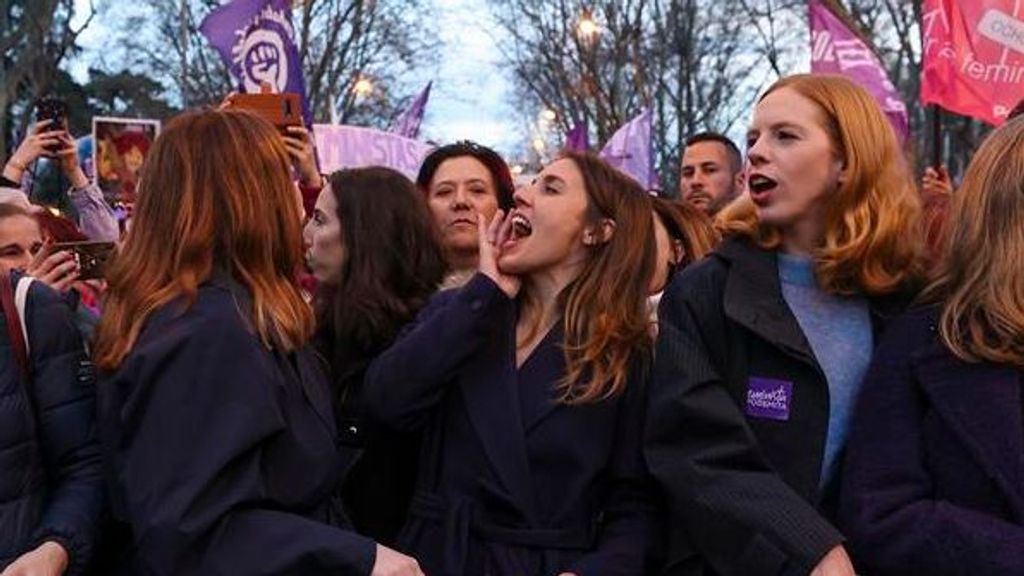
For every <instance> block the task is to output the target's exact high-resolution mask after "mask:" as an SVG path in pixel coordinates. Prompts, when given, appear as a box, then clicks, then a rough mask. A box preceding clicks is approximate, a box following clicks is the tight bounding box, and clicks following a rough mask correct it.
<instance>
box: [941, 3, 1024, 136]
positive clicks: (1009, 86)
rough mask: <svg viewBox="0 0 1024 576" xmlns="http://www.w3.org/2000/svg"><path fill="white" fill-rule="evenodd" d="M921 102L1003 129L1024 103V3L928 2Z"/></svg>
mask: <svg viewBox="0 0 1024 576" xmlns="http://www.w3.org/2000/svg"><path fill="white" fill-rule="evenodd" d="M921 30H922V38H923V46H924V50H923V52H924V55H923V61H922V73H921V100H922V101H923V102H924V103H926V104H938V105H939V106H942V107H943V108H945V109H947V110H950V111H952V112H956V113H958V114H963V115H965V116H971V117H973V118H977V119H979V120H983V121H985V122H988V123H990V124H995V125H999V124H1002V123H1003V122H1004V121H1005V120H1006V115H1007V114H1009V112H1010V110H1012V109H1013V107H1014V105H1015V104H1016V103H1017V102H1018V101H1019V100H1020V99H1021V98H1024V3H1021V2H1019V1H1016V0H971V1H970V2H965V1H962V0H960V1H957V0H925V2H924V6H923V12H922V16H921Z"/></svg>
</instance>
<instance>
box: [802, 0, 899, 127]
mask: <svg viewBox="0 0 1024 576" xmlns="http://www.w3.org/2000/svg"><path fill="white" fill-rule="evenodd" d="M808 12H809V16H810V21H811V72H814V73H818V74H842V75H843V76H846V77H848V78H849V79H851V80H853V81H854V82H856V83H857V84H859V85H860V86H861V87H863V88H864V89H865V90H867V91H868V92H870V93H871V95H872V96H874V97H875V100H876V101H878V105H879V107H881V108H882V112H884V113H885V115H886V116H887V117H888V118H889V122H890V123H891V124H892V127H893V129H894V130H895V131H896V135H897V136H899V138H900V140H901V141H904V140H906V139H907V133H908V131H909V130H908V127H907V107H906V105H904V104H903V100H902V99H901V98H900V95H899V92H897V91H896V87H895V86H893V84H892V81H890V80H889V75H888V74H887V73H886V72H885V68H883V67H882V63H881V61H880V60H879V59H878V55H876V54H875V52H874V51H873V50H872V49H871V48H870V47H869V46H868V45H867V44H866V43H865V42H864V41H863V40H862V39H861V38H860V37H859V36H857V34H855V33H854V32H853V31H852V30H850V28H849V27H848V26H847V25H846V23H845V22H843V20H842V19H840V18H839V17H838V16H837V15H836V14H835V13H834V12H832V10H830V9H829V8H828V7H827V6H825V5H823V4H822V3H821V2H820V1H819V0H810V2H809V3H808Z"/></svg>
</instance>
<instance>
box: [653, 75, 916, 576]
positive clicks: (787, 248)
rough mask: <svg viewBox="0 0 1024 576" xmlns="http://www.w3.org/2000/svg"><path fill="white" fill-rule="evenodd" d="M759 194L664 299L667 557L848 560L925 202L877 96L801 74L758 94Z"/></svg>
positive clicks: (840, 569) (656, 385) (697, 568)
mask: <svg viewBox="0 0 1024 576" xmlns="http://www.w3.org/2000/svg"><path fill="white" fill-rule="evenodd" d="M747 143H748V152H747V155H748V160H749V167H748V173H747V183H748V187H749V194H748V196H747V197H746V198H743V199H740V200H738V201H736V202H734V203H733V204H732V205H730V206H729V207H727V208H726V209H725V210H724V213H720V214H719V220H720V222H722V224H723V228H724V229H725V230H726V231H727V239H726V240H725V241H724V242H723V243H722V244H721V245H720V246H719V248H718V249H717V250H716V251H715V253H714V254H713V255H712V256H711V257H709V258H706V259H705V260H704V261H703V262H700V263H698V264H696V265H693V266H690V267H689V268H687V269H686V270H684V271H683V272H682V273H681V274H680V275H679V276H678V277H677V278H676V280H675V281H674V282H673V284H672V285H671V286H670V287H669V288H668V289H667V290H666V292H665V296H664V298H663V299H662V302H661V307H660V308H659V324H660V327H659V336H658V345H657V354H656V358H657V361H656V362H655V369H654V376H653V379H652V404H651V416H650V425H649V429H648V433H647V445H646V454H647V459H648V463H649V465H650V467H651V472H652V473H653V474H654V475H655V476H656V477H657V478H658V480H659V481H660V483H661V485H662V487H663V488H664V490H665V491H666V493H667V494H668V496H669V500H670V505H671V507H670V513H671V529H672V535H671V542H672V544H671V548H672V549H671V550H670V555H671V556H670V565H669V570H668V572H669V573H671V574H688V573H698V574H699V573H702V572H701V570H702V569H704V567H705V566H707V565H710V568H711V569H712V570H714V571H715V572H717V573H736V574H755V575H756V574H765V575H768V574H772V575H775V574H779V573H782V572H785V573H793V574H807V573H811V574H814V575H815V576H817V575H819V574H823V575H824V574H840V575H851V576H852V574H853V569H852V566H851V564H850V561H849V558H848V557H847V555H846V553H845V551H844V549H843V547H842V542H843V537H842V535H841V534H840V532H839V531H838V530H837V529H836V528H835V527H834V525H833V518H834V515H835V509H836V506H837V494H838V485H839V480H840V478H841V476H842V467H841V462H842V454H843V450H844V447H845V444H846V437H847V433H848V430H849V417H850V414H851V412H852V405H853V402H854V399H855V398H856V396H857V393H858V391H859V389H860V382H861V380H862V378H863V374H864V372H865V371H866V369H867V366H868V363H869V362H870V359H871V353H872V349H873V343H874V340H875V337H876V334H877V333H878V331H879V330H880V328H881V327H882V326H883V324H884V323H885V321H886V319H887V318H888V317H889V316H891V315H892V314H893V313H895V312H897V311H899V310H900V309H902V307H903V305H904V303H905V302H906V301H907V300H908V294H910V293H912V292H913V290H914V289H915V287H916V284H917V282H918V275H919V272H918V271H919V269H920V246H921V241H920V229H919V211H920V209H919V206H918V201H917V193H916V191H915V189H914V185H913V180H912V178H911V174H910V171H909V170H908V167H907V165H906V163H905V162H904V159H903V156H902V153H901V151H900V147H899V143H898V140H897V139H896V135H895V133H894V132H893V130H892V128H891V127H890V125H889V123H888V122H887V120H886V118H885V116H884V115H883V114H882V112H881V110H880V109H879V107H878V105H877V104H876V103H875V102H874V99H873V98H872V97H871V95H870V94H869V93H868V92H867V91H865V90H864V89H863V88H860V87H859V86H857V85H856V84H854V83H853V82H851V81H850V80H848V79H845V78H842V77H838V76H819V75H796V76H790V77H787V78H783V79H781V80H779V81H778V82H776V83H775V84H774V85H773V86H772V87H771V88H769V89H768V91H767V92H766V93H765V94H764V95H763V96H762V97H761V99H760V100H759V102H758V104H757V108H756V110H755V112H754V116H753V119H752V122H751V126H750V129H749V132H748V135H747Z"/></svg>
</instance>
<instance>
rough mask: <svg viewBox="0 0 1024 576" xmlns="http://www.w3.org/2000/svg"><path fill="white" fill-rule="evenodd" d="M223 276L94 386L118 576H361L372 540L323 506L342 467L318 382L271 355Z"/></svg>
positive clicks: (301, 362) (295, 362)
mask: <svg viewBox="0 0 1024 576" xmlns="http://www.w3.org/2000/svg"><path fill="white" fill-rule="evenodd" d="M250 306H251V305H250V301H249V297H248V294H247V293H246V292H245V290H244V289H242V288H241V286H239V285H238V284H237V283H235V282H234V281H233V280H231V279H230V278H229V277H226V276H224V275H219V276H217V277H216V278H215V279H214V280H213V281H211V282H208V283H207V284H205V285H203V286H202V287H200V289H199V293H198V296H197V298H196V300H195V302H194V303H193V304H192V305H191V306H185V305H184V303H182V302H174V303H172V304H169V305H167V306H164V307H162V308H161V309H159V310H157V311H156V312H155V313H154V314H153V315H152V317H151V318H149V320H148V321H147V322H146V325H145V327H144V328H143V330H142V332H141V334H140V335H139V338H138V340H137V341H136V343H135V345H134V346H133V347H132V350H131V352H130V353H129V354H128V356H127V357H126V358H125V359H124V361H123V362H122V363H121V365H120V367H119V368H118V369H117V370H116V371H115V372H113V373H111V374H105V375H103V376H102V378H101V382H100V387H99V388H100V393H99V397H100V424H101V438H102V442H103V448H104V457H105V466H106V469H107V475H108V482H109V485H110V486H111V490H112V504H113V513H114V515H115V517H116V518H117V519H118V520H120V521H121V522H122V523H124V524H126V525H127V527H128V528H129V532H130V542H128V543H127V545H126V548H127V550H126V551H125V552H126V554H125V558H124V559H123V561H122V563H121V564H122V565H121V566H120V568H121V572H122V573H126V574H167V575H172V574H173V575H175V576H182V575H189V574H195V575H203V576H211V575H219V574H232V575H234V574H245V575H247V576H254V575H259V574H266V575H271V574H273V575H282V574H303V575H305V574H332V575H360V576H362V575H366V574H369V573H370V570H371V568H372V566H373V561H374V557H375V545H374V543H373V542H372V541H371V540H368V539H366V538H363V537H360V536H357V535H356V534H354V533H353V532H351V531H349V530H347V529H346V522H345V521H344V518H343V515H341V513H340V509H336V508H335V507H333V506H332V505H331V503H332V497H331V495H332V493H333V492H334V490H335V489H336V487H337V481H338V478H339V474H340V473H341V472H342V470H343V465H342V464H341V460H340V459H339V452H338V449H337V446H336V440H335V425H334V419H333V415H332V411H331V401H330V396H329V392H328V387H327V386H328V385H327V381H326V378H325V376H324V375H323V373H322V371H321V370H320V367H319V366H318V365H317V361H316V358H315V357H314V356H313V355H312V353H311V352H310V351H308V350H307V349H301V350H300V351H298V352H296V353H294V354H285V353H282V352H280V351H277V350H274V349H270V348H267V347H266V346H264V345H263V344H262V343H261V341H260V339H259V338H258V337H257V336H256V335H255V333H254V332H253V330H252V329H251V328H250V324H249V322H248V320H247V318H248V313H247V311H248V310H249V309H250Z"/></svg>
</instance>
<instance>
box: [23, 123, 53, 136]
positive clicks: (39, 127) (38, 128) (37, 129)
mask: <svg viewBox="0 0 1024 576" xmlns="http://www.w3.org/2000/svg"><path fill="white" fill-rule="evenodd" d="M50 124H53V120H40V121H39V122H36V123H35V124H33V125H32V128H31V129H30V130H29V131H28V133H29V135H35V134H41V133H42V132H43V130H45V129H46V128H47V127H48V126H49V125H50Z"/></svg>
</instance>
